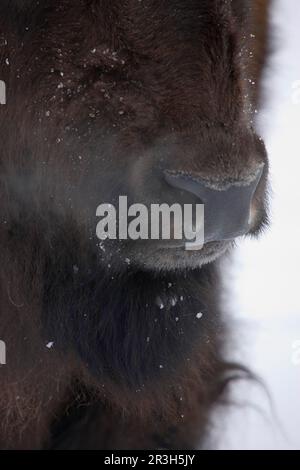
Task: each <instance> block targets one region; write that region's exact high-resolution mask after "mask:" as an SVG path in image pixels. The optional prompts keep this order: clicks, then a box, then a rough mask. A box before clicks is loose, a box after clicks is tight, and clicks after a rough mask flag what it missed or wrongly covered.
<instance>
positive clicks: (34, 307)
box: [0, 0, 269, 449]
mask: <svg viewBox="0 0 300 470" xmlns="http://www.w3.org/2000/svg"><path fill="white" fill-rule="evenodd" d="M268 10H269V1H268V0H253V1H247V0H228V1H225V0H143V1H139V0H77V1H76V2H73V1H71V0H43V1H37V0H1V3H0V55H1V65H0V79H1V80H2V82H3V83H5V85H6V93H7V97H6V104H5V105H4V104H3V105H1V108H0V113H1V114H0V144H1V145H0V148H1V153H0V198H1V218H0V337H1V341H4V342H5V345H6V364H5V365H2V366H0V386H1V394H0V448H2V449H195V448H198V447H205V446H207V445H208V444H207V442H208V441H207V439H208V437H209V429H210V415H211V411H212V410H213V409H214V407H215V406H216V405H217V404H219V403H222V402H224V401H226V398H227V396H228V389H229V388H228V385H229V384H230V383H231V382H232V380H233V379H234V378H236V377H240V376H245V375H247V372H246V371H245V370H244V369H243V367H241V366H239V365H237V364H233V363H230V362H229V361H228V359H227V358H228V351H230V347H231V344H232V343H231V339H230V330H231V328H230V324H228V321H226V318H225V315H224V311H223V307H222V300H221V296H222V288H221V281H222V276H224V273H223V269H222V268H221V267H220V263H219V261H218V260H219V258H221V257H222V255H224V254H225V253H228V252H229V251H231V249H232V248H233V246H234V242H235V239H236V238H237V237H238V236H240V235H249V236H251V235H252V236H254V235H258V234H259V233H260V232H261V231H262V229H263V227H265V226H266V224H267V202H266V201H267V197H266V193H267V175H268V159H267V154H266V150H265V146H264V143H263V141H262V139H261V138H260V136H259V135H258V134H257V132H256V130H255V118H256V113H257V107H258V105H259V101H260V98H261V87H260V80H261V75H262V72H263V67H264V64H265V61H266V56H267V51H268ZM250 187H251V191H250V189H249V188H250ZM229 194H231V196H230V197H229ZM120 195H127V196H128V198H129V200H130V201H137V202H141V203H144V204H150V203H162V202H167V203H169V204H171V203H173V202H175V201H177V202H178V201H179V202H181V203H182V204H183V203H186V202H190V203H195V202H196V201H197V200H199V201H200V200H202V201H203V202H204V203H205V205H206V204H207V208H208V209H207V211H206V215H205V217H207V218H208V219H207V220H209V227H210V237H209V238H207V239H206V241H205V244H204V247H203V249H202V250H200V251H186V250H185V249H183V247H182V244H180V243H179V242H176V243H175V244H174V240H171V241H169V242H168V241H164V242H163V243H162V242H160V241H157V240H149V241H144V240H136V241H132V240H126V241H122V242H121V241H114V240H107V242H105V243H103V244H101V243H99V240H98V239H97V237H96V223H97V220H96V208H97V206H98V204H99V203H100V202H111V201H115V200H116V199H117V198H118V197H119V196H120ZM199 195H200V196H201V197H200V196H199ZM232 195H234V197H233V196H232ZM237 214H239V215H237ZM242 219H243V221H245V220H247V228H245V224H244V223H242V222H241V220H242ZM158 299H159V300H158Z"/></svg>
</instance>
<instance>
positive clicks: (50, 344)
mask: <svg viewBox="0 0 300 470" xmlns="http://www.w3.org/2000/svg"><path fill="white" fill-rule="evenodd" d="M53 346H54V341H50V342H49V343H47V344H46V348H48V349H52V348H53Z"/></svg>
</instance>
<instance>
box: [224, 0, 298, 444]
mask: <svg viewBox="0 0 300 470" xmlns="http://www.w3.org/2000/svg"><path fill="white" fill-rule="evenodd" d="M299 21H300V1H299V0H275V5H274V11H273V15H272V24H273V26H274V29H273V50H274V51H273V55H272V58H271V63H270V65H269V68H268V70H267V72H266V76H265V87H266V100H265V101H266V105H265V109H264V110H263V112H262V113H261V116H260V132H261V133H262V134H263V136H264V138H265V140H266V144H267V148H268V152H269V157H270V163H271V183H272V190H273V196H272V204H271V214H272V216H271V219H272V224H271V227H270V229H269V231H268V232H267V233H266V234H265V235H264V236H263V237H262V238H261V239H260V240H258V241H253V240H249V241H242V242H241V243H240V247H239V249H238V251H237V254H236V260H235V267H234V268H233V269H231V272H230V276H229V279H228V283H229V285H230V289H231V292H232V290H233V291H234V292H233V293H232V296H230V298H231V299H232V298H235V305H234V312H235V324H236V330H237V332H238V334H237V335H236V346H235V348H234V351H233V352H232V354H231V356H232V355H234V358H235V359H236V360H238V361H240V362H242V363H243V364H246V365H247V366H249V367H250V368H251V369H252V370H253V371H254V372H255V373H257V374H258V375H259V376H260V377H261V378H262V380H263V381H264V382H265V384H266V386H267V389H268V392H269V393H270V395H271V402H270V400H269V399H268V398H267V396H266V394H265V392H264V391H263V390H262V389H261V388H260V387H258V386H254V385H251V384H249V383H247V384H246V383H244V384H241V385H239V386H237V387H236V389H235V395H234V397H235V400H237V402H238V404H239V405H240V406H233V407H232V408H231V409H230V410H231V411H230V412H229V413H228V412H225V413H223V414H222V415H220V414H219V416H217V418H216V423H217V429H216V433H217V437H218V438H217V442H218V446H217V448H219V449H300V275H299V273H300V26H299V24H300V23H299ZM232 287H233V289H232ZM230 306H231V310H232V301H231V304H230Z"/></svg>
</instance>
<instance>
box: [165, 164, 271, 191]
mask: <svg viewBox="0 0 300 470" xmlns="http://www.w3.org/2000/svg"><path fill="white" fill-rule="evenodd" d="M264 166H265V164H264V163H259V164H258V165H256V166H255V167H253V168H252V169H250V170H248V171H247V172H243V174H242V175H240V176H239V177H238V178H237V177H233V176H225V175H224V176H223V175H219V176H215V175H214V176H210V175H207V174H201V173H196V172H188V171H183V170H177V171H176V170H165V171H164V176H165V180H166V181H167V183H169V184H170V185H171V186H173V187H177V188H179V189H186V188H187V187H188V186H190V187H191V188H194V183H195V184H199V185H202V186H203V187H206V188H208V189H212V190H216V191H225V190H227V189H230V187H239V186H245V187H246V186H251V184H253V183H254V184H256V186H257V185H258V183H259V181H260V179H261V177H262V174H263V170H264ZM183 186H184V187H183Z"/></svg>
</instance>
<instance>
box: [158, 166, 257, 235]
mask: <svg viewBox="0 0 300 470" xmlns="http://www.w3.org/2000/svg"><path fill="white" fill-rule="evenodd" d="M263 167H264V165H263V164H261V165H260V166H259V167H257V168H256V169H255V170H254V171H252V173H250V174H248V175H247V176H246V177H244V178H241V179H238V180H236V179H227V180H225V179H224V180H216V179H215V180H213V179H209V178H206V177H203V176H199V175H197V174H191V173H185V172H176V171H168V170H167V171H165V179H166V181H167V183H168V184H169V185H171V186H172V187H173V188H177V189H180V190H184V191H187V192H189V193H192V194H193V195H194V196H196V197H197V201H198V203H199V204H204V236H205V243H207V242H212V241H222V240H232V239H234V238H236V237H239V236H241V235H245V234H246V233H248V232H249V230H250V228H251V205H252V200H253V196H254V193H255V190H256V188H257V186H258V183H259V181H260V179H261V177H262V173H263Z"/></svg>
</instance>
